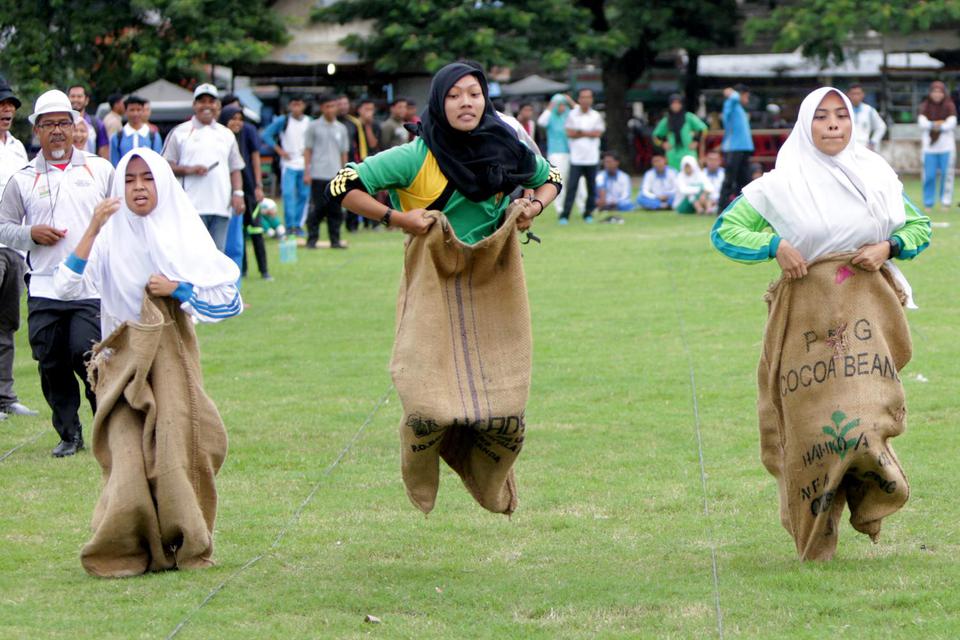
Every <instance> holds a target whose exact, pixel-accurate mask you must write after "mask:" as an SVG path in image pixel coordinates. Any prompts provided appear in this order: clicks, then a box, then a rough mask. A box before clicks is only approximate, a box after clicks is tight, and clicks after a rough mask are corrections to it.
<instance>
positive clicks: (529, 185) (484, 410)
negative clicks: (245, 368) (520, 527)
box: [327, 63, 560, 514]
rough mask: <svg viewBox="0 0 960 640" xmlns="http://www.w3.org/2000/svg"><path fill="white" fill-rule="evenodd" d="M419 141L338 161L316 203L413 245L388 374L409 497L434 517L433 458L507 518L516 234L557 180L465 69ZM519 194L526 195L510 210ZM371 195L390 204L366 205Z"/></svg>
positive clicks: (520, 362) (519, 383) (433, 90)
mask: <svg viewBox="0 0 960 640" xmlns="http://www.w3.org/2000/svg"><path fill="white" fill-rule="evenodd" d="M417 134H418V136H419V137H418V138H417V139H416V140H414V141H413V142H410V143H407V144H404V145H401V146H399V147H394V148H393V149H390V150H388V151H385V152H383V153H379V154H377V155H375V156H372V157H370V158H367V159H366V160H364V161H363V162H362V163H360V164H354V163H350V164H348V165H347V166H346V167H344V168H343V169H342V170H341V171H340V172H339V173H338V174H337V176H336V177H335V178H334V179H333V180H332V181H331V182H330V185H329V187H328V191H327V196H328V197H331V198H334V199H336V200H342V202H343V205H344V206H345V207H346V208H348V209H350V210H351V211H355V212H356V213H359V214H361V215H363V216H365V217H367V218H370V219H372V220H377V221H379V222H381V223H382V224H384V225H386V226H390V227H397V228H400V229H403V230H404V231H406V232H408V233H410V234H411V236H412V237H411V238H409V239H408V242H407V245H406V255H405V260H404V274H403V280H402V282H401V286H400V297H399V301H398V304H397V333H396V340H395V343H394V350H393V358H392V360H391V365H390V371H391V374H392V376H393V381H394V384H395V385H396V387H397V392H398V394H399V395H400V400H401V402H402V403H403V412H404V414H403V419H402V421H401V424H400V442H401V467H402V473H403V481H404V483H405V485H406V489H407V495H408V496H409V497H410V500H411V501H412V502H413V503H414V505H416V506H417V507H418V508H419V509H421V510H422V511H423V512H424V513H429V512H430V510H431V509H433V506H434V502H435V500H436V497H437V488H438V483H439V459H440V457H442V458H443V459H444V460H446V462H447V463H448V464H449V465H450V466H451V467H452V468H453V469H454V470H455V471H456V472H457V473H458V474H459V475H460V477H461V478H462V479H463V482H464V484H465V485H466V487H467V489H468V490H469V491H470V493H471V494H472V495H473V497H474V498H476V500H477V501H478V502H479V503H480V504H481V505H482V506H483V507H484V508H486V509H489V510H490V511H493V512H495V513H506V514H510V513H512V512H513V511H514V510H515V509H516V507H517V490H516V482H515V480H514V473H513V463H514V461H515V460H516V458H517V455H518V454H519V453H520V448H521V446H522V445H523V434H524V408H525V407H526V403H527V395H528V393H529V390H530V368H531V349H532V343H531V336H530V311H529V309H528V306H527V291H526V284H525V280H524V276H523V265H522V263H521V257H520V247H519V243H518V241H517V231H518V230H521V231H522V230H525V229H528V228H529V227H530V225H531V223H532V221H533V218H534V217H536V216H537V215H539V214H540V213H542V212H543V209H544V207H546V206H547V205H548V204H550V202H551V201H552V200H553V199H554V198H555V197H556V196H557V194H558V193H559V192H560V176H559V173H557V171H556V170H555V169H553V168H552V167H551V166H550V164H549V163H547V162H546V161H545V160H544V159H543V158H541V157H539V156H538V155H536V154H534V153H533V152H532V151H531V150H530V149H529V148H528V147H526V146H524V145H523V144H522V143H521V142H520V141H519V140H518V139H517V136H516V134H515V133H514V132H513V131H512V130H511V129H510V128H509V127H507V126H506V125H505V124H504V123H503V122H502V121H501V120H500V119H499V118H498V117H497V115H496V113H495V112H494V110H493V106H492V105H491V103H490V99H489V96H488V93H487V81H486V78H485V77H484V74H483V72H482V71H481V70H480V69H479V67H476V66H473V65H470V64H464V63H454V64H450V65H447V66H446V67H444V68H443V69H441V70H440V71H439V72H438V73H437V75H436V76H434V78H433V82H432V84H431V87H430V98H429V102H428V105H427V108H426V110H425V111H424V112H423V114H422V122H421V123H420V127H419V129H418V130H417ZM518 187H523V188H524V189H529V190H532V196H531V197H530V198H524V199H520V200H516V201H515V202H514V203H513V204H512V205H511V206H510V207H509V208H508V207H507V205H508V202H509V199H508V195H509V194H510V193H511V192H512V191H514V190H515V189H517V188H518ZM380 190H387V191H388V192H389V194H390V202H391V207H386V206H384V205H383V204H380V203H379V202H377V201H376V200H375V199H374V198H373V196H372V195H370V194H375V193H377V192H378V191H380Z"/></svg>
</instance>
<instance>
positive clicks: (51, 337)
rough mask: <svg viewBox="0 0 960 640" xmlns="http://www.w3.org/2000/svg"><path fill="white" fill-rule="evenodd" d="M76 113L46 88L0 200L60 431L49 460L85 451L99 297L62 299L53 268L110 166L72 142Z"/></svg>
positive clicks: (75, 236)
mask: <svg viewBox="0 0 960 640" xmlns="http://www.w3.org/2000/svg"><path fill="white" fill-rule="evenodd" d="M78 117H79V114H78V113H77V112H76V111H74V110H73V108H72V106H71V104H70V100H69V99H68V98H67V95H66V94H65V93H63V92H62V91H57V90H56V89H54V90H51V91H47V92H46V93H44V94H43V95H41V96H40V97H39V98H37V102H36V104H35V105H34V108H33V114H32V115H31V116H30V118H29V119H30V123H31V124H32V125H33V132H34V134H35V135H36V136H37V139H38V140H39V141H40V153H38V154H37V157H36V158H34V159H33V160H32V161H31V162H30V163H28V164H27V165H26V166H24V167H23V168H21V169H20V170H19V171H17V172H16V173H15V174H14V175H13V176H12V177H11V178H10V180H9V182H7V186H6V188H5V189H4V191H3V197H2V198H0V242H2V243H3V244H5V245H6V246H8V247H12V248H14V249H19V250H21V251H26V252H27V265H28V272H29V275H28V281H27V314H28V315H27V326H28V329H29V332H30V347H31V349H32V350H33V358H34V359H35V360H36V361H37V363H38V367H39V369H40V386H41V388H42V390H43V396H44V398H46V400H47V404H49V405H50V408H51V409H52V411H53V427H54V428H55V429H56V430H57V433H59V434H60V444H59V445H57V447H56V448H55V449H54V450H53V455H54V456H55V457H58V458H60V457H64V456H71V455H73V454H75V453H76V452H77V451H78V450H80V449H82V448H83V430H82V427H81V426H80V417H79V415H78V411H79V409H80V391H79V387H78V385H77V380H76V378H75V377H74V375H76V376H77V377H79V378H80V380H81V381H82V382H83V385H84V388H85V391H86V396H87V400H88V401H89V402H90V408H91V409H92V410H93V411H94V412H95V411H96V397H95V396H94V393H93V390H92V389H91V388H90V384H89V383H88V382H87V375H86V373H87V371H86V365H87V354H88V353H89V351H90V348H91V347H92V346H93V344H94V343H95V342H98V341H99V340H100V294H99V293H98V292H97V291H95V290H93V289H92V288H91V289H88V290H87V291H86V292H85V294H84V295H83V296H82V298H81V299H79V300H69V301H68V300H62V299H61V298H59V297H58V296H57V294H56V291H55V290H54V287H53V272H54V270H55V269H56V268H57V267H58V266H59V265H60V263H61V262H63V260H64V259H66V257H67V256H68V255H70V253H71V252H72V251H73V250H74V248H75V247H76V245H77V243H78V242H79V241H80V237H81V236H82V235H83V231H84V230H85V229H86V228H87V226H88V225H89V223H90V219H91V218H92V216H93V210H94V208H95V207H96V206H97V205H98V204H100V203H101V202H102V201H103V200H104V199H105V198H107V197H108V196H109V195H110V192H111V188H112V185H113V167H112V166H111V165H110V163H109V162H108V161H107V160H104V159H103V158H100V157H99V156H95V155H93V154H90V153H86V152H84V151H81V150H79V149H76V148H74V146H73V127H74V126H75V125H74V122H75V121H76V119H77V118H78Z"/></svg>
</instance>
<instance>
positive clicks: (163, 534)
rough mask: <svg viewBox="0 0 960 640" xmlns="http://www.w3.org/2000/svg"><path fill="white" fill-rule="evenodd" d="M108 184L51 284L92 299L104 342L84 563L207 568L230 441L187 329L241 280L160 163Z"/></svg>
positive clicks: (223, 313) (122, 170)
mask: <svg viewBox="0 0 960 640" xmlns="http://www.w3.org/2000/svg"><path fill="white" fill-rule="evenodd" d="M113 184H114V193H113V196H114V197H112V198H108V199H107V200H104V201H103V202H101V203H100V204H99V205H98V206H97V208H96V210H95V211H94V214H93V218H92V219H91V221H90V226H89V227H88V228H87V230H86V232H85V233H84V235H83V237H82V238H81V240H80V242H79V244H78V245H77V247H76V249H75V250H74V252H73V253H72V254H71V255H70V256H68V257H67V259H66V260H65V261H64V262H63V263H62V264H61V265H60V266H59V267H58V268H57V270H56V272H55V273H54V285H55V287H56V289H57V293H58V294H59V295H61V296H63V297H64V299H68V298H69V297H70V296H71V295H79V294H80V293H82V291H84V288H83V286H84V283H86V285H87V286H93V287H95V289H96V290H97V291H99V292H100V295H101V317H100V322H101V325H102V329H103V334H102V335H104V336H106V337H105V338H104V340H103V342H101V343H100V344H99V345H97V346H96V347H95V349H94V355H93V358H92V360H91V365H90V369H89V376H90V382H91V384H92V385H93V389H94V391H95V392H96V394H97V413H96V415H95V416H94V421H93V454H94V456H96V458H97V462H99V463H100V467H101V468H102V470H103V478H104V486H103V492H102V493H101V495H100V500H99V501H98V502H97V506H96V508H95V510H94V513H93V532H94V533H93V538H91V540H90V541H89V542H88V543H87V544H86V545H85V546H84V547H83V551H82V552H81V562H82V563H83V567H84V568H85V569H86V570H87V572H89V573H91V574H93V575H96V576H110V577H122V576H132V575H139V574H142V573H144V572H146V571H159V570H163V569H174V568H180V569H187V568H201V567H207V566H210V565H212V564H213V562H212V560H211V556H212V555H213V523H214V518H215V516H216V512H217V491H216V487H215V485H214V476H215V475H216V473H217V471H218V470H219V469H220V466H221V465H222V464H223V460H224V457H225V456H226V453H227V435H226V431H225V430H224V427H223V421H222V420H221V419H220V414H219V413H218V412H217V408H216V406H214V404H213V402H212V401H211V400H210V398H209V397H207V395H206V393H204V391H203V379H202V377H201V374H200V352H199V349H198V347H197V338H196V334H195V333H194V330H193V318H196V319H199V320H201V321H204V322H218V321H220V320H223V319H225V318H229V317H231V316H235V315H237V314H238V313H240V312H241V311H242V309H243V302H242V301H241V299H240V294H239V292H238V291H237V287H236V282H237V278H239V276H240V272H239V269H237V265H236V264H234V263H233V261H231V260H230V259H229V258H228V257H226V256H225V255H223V254H222V253H221V252H219V251H218V250H217V248H216V247H215V246H214V244H213V240H212V239H211V237H210V234H209V233H208V232H207V230H206V229H205V228H204V226H203V223H202V222H201V220H200V216H199V215H198V214H197V210H196V209H195V208H194V207H193V205H192V204H191V203H190V200H189V199H188V198H187V195H186V194H185V193H184V191H183V189H182V188H181V186H180V183H179V182H178V181H177V180H176V178H174V176H173V171H172V170H171V169H170V165H169V163H168V162H167V161H166V160H165V159H164V158H163V157H162V156H160V154H158V153H155V152H154V151H152V150H150V149H147V148H139V149H134V150H133V151H131V152H129V153H128V154H127V155H125V156H124V157H123V159H122V160H121V161H120V164H119V166H118V167H117V174H116V177H115V179H114V183H113ZM191 316H192V318H191Z"/></svg>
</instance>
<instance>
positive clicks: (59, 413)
mask: <svg viewBox="0 0 960 640" xmlns="http://www.w3.org/2000/svg"><path fill="white" fill-rule="evenodd" d="M27 327H28V330H29V334H30V348H31V349H32V350H33V359H34V360H36V361H37V365H38V367H37V368H38V369H39V370H40V388H41V389H42V390H43V397H44V398H46V400H47V404H48V405H50V409H52V410H53V428H54V429H56V430H57V433H59V434H60V439H61V440H64V441H67V442H70V441H72V440H73V439H75V438H76V437H78V436H79V435H80V416H79V415H78V414H77V412H78V411H79V410H80V389H79V387H78V385H77V380H76V378H75V377H74V376H77V377H79V378H80V380H82V381H83V387H84V393H85V394H86V396H87V401H88V402H89V403H90V410H91V411H93V412H94V413H96V411H97V398H96V396H95V395H94V393H93V390H92V389H91V388H90V383H89V382H87V361H88V360H89V358H90V350H91V348H92V347H93V345H94V343H95V342H99V341H100V301H99V300H73V301H64V300H51V299H50V298H34V297H31V296H28V297H27Z"/></svg>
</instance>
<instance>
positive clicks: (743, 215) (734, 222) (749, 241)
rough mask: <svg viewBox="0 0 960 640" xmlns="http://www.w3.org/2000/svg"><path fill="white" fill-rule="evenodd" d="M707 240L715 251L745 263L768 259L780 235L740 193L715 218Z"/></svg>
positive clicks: (772, 253)
mask: <svg viewBox="0 0 960 640" xmlns="http://www.w3.org/2000/svg"><path fill="white" fill-rule="evenodd" d="M710 240H711V242H713V246H714V247H716V248H717V251H719V252H720V253H722V254H723V255H725V256H727V257H728V258H730V259H731V260H734V261H736V262H743V263H746V264H753V263H757V262H766V261H767V260H770V259H771V258H773V257H775V256H776V255H777V248H778V247H779V246H780V236H778V235H777V234H776V233H775V232H774V231H773V229H772V228H771V227H770V224H769V223H768V222H767V221H766V220H764V218H763V216H761V215H760V212H759V211H757V210H756V209H754V208H753V205H751V204H750V203H749V202H747V200H746V199H745V198H744V197H743V196H740V197H738V198H737V199H736V200H734V201H733V202H731V203H730V206H729V207H727V208H726V209H725V210H724V212H723V213H722V214H721V215H720V217H719V218H717V222H716V223H715V224H714V225H713V231H711V232H710Z"/></svg>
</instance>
